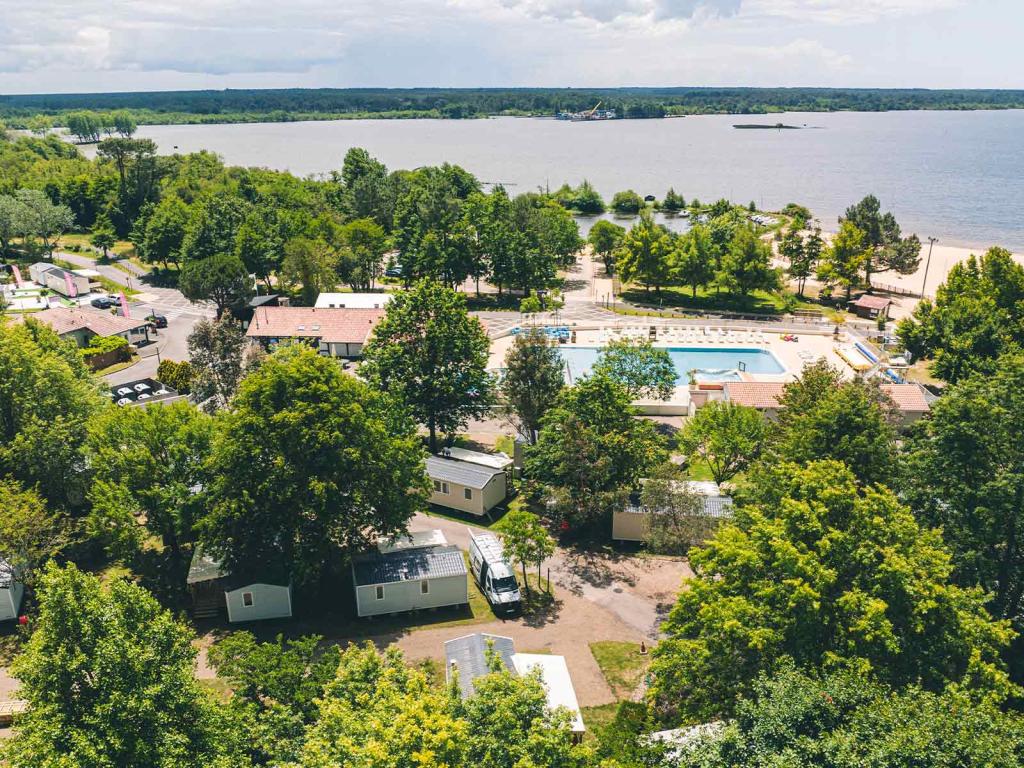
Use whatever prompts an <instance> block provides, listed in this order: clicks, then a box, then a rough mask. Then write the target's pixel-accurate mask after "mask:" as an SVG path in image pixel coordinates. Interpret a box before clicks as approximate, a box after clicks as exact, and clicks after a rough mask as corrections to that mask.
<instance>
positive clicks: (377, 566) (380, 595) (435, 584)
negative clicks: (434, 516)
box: [352, 531, 469, 616]
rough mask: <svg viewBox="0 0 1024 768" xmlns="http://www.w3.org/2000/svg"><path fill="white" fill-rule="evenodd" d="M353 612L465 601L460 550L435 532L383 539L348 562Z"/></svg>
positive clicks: (384, 611) (364, 613) (466, 592)
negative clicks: (370, 549)
mask: <svg viewBox="0 0 1024 768" xmlns="http://www.w3.org/2000/svg"><path fill="white" fill-rule="evenodd" d="M352 580H353V582H354V584H355V596H356V613H357V614H358V615H359V616H380V615H383V614H388V613H402V612H404V611H415V610H420V609H423V608H444V607H448V606H454V605H466V604H467V603H469V579H468V578H467V571H466V561H465V559H464V558H463V556H462V550H460V549H459V548H458V547H454V546H449V545H448V544H447V542H446V540H445V538H444V535H443V534H442V533H441V532H440V531H430V532H426V534H422V533H421V534H411V535H410V537H409V538H408V539H398V540H394V539H392V540H388V541H385V542H381V544H380V545H378V549H377V551H376V552H371V553H368V554H365V555H362V556H360V557H357V558H355V559H354V560H353V562H352Z"/></svg>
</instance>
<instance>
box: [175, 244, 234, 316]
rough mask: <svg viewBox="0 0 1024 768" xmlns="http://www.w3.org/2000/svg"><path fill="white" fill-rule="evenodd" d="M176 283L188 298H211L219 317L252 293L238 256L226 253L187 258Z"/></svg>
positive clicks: (190, 299)
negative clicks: (200, 257) (203, 257)
mask: <svg viewBox="0 0 1024 768" xmlns="http://www.w3.org/2000/svg"><path fill="white" fill-rule="evenodd" d="M178 287H179V288H180V289H181V292H182V294H184V296H185V298H186V299H188V300H189V301H212V302H213V303H214V304H215V305H216V306H217V317H218V319H219V318H220V317H222V316H223V315H224V312H225V311H226V310H229V309H232V308H235V307H240V306H242V305H243V304H245V302H247V301H248V300H249V299H250V298H251V297H252V294H253V286H252V279H251V278H250V277H249V272H248V271H247V270H246V268H245V265H244V264H243V263H242V261H241V259H239V258H238V257H237V256H235V255H233V254H226V253H215V254H214V255H212V256H208V257H207V258H205V259H189V260H188V261H186V262H185V266H183V267H182V268H181V276H180V277H179V279H178Z"/></svg>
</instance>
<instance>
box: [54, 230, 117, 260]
mask: <svg viewBox="0 0 1024 768" xmlns="http://www.w3.org/2000/svg"><path fill="white" fill-rule="evenodd" d="M91 238H92V235H91V234H89V233H87V232H86V233H82V234H70V235H63V236H62V237H61V239H60V244H61V245H62V246H63V247H64V248H68V247H69V246H72V245H74V246H78V247H79V248H81V249H82V255H83V256H92V255H93V254H95V255H96V256H101V255H102V254H101V252H100V250H99V249H98V248H96V247H95V246H93V244H92V243H90V242H89V240H90V239H91ZM68 249H69V250H70V248H68ZM90 251H91V252H92V253H90ZM72 252H73V251H72ZM110 253H112V254H115V255H117V256H122V257H132V256H134V255H135V246H134V245H132V243H130V242H129V241H127V240H118V241H117V242H116V243H114V247H113V248H111V249H110Z"/></svg>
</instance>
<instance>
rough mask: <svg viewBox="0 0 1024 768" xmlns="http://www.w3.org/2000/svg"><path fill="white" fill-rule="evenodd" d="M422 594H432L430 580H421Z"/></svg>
mask: <svg viewBox="0 0 1024 768" xmlns="http://www.w3.org/2000/svg"><path fill="white" fill-rule="evenodd" d="M420 594H421V595H429V594H430V582H429V581H421V582H420Z"/></svg>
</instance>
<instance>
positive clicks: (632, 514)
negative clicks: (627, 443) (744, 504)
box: [612, 480, 733, 544]
mask: <svg viewBox="0 0 1024 768" xmlns="http://www.w3.org/2000/svg"><path fill="white" fill-rule="evenodd" d="M640 482H641V484H642V483H644V482H646V481H645V480H641V481H640ZM685 485H686V489H687V490H688V491H690V493H693V494H694V495H696V496H697V497H698V498H699V499H700V502H701V506H700V509H699V511H697V513H696V517H697V518H699V519H698V520H696V521H695V523H703V525H695V526H694V538H695V541H694V542H693V543H695V544H698V543H700V542H701V541H703V540H704V539H705V538H707V536H708V535H710V534H711V533H712V532H713V531H714V529H715V528H716V527H718V525H719V524H720V523H721V522H722V521H723V520H728V519H729V518H731V517H732V513H733V503H732V499H731V498H729V497H728V496H726V495H724V494H723V493H722V491H721V489H720V488H719V487H718V483H715V482H712V481H710V480H707V481H703V480H689V481H686V483H685ZM656 514H658V510H652V509H650V508H649V507H647V506H645V505H644V504H643V503H642V501H641V498H640V493H639V492H638V491H637V492H634V493H633V494H631V495H630V498H629V501H628V502H627V503H626V505H625V506H623V507H622V508H621V509H616V510H614V511H613V512H612V539H614V540H615V541H638V542H639V541H645V540H646V539H647V532H648V530H649V527H650V521H651V515H656Z"/></svg>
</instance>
